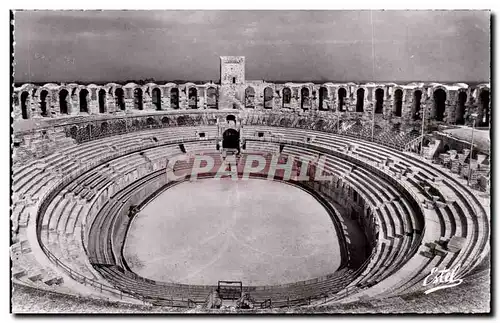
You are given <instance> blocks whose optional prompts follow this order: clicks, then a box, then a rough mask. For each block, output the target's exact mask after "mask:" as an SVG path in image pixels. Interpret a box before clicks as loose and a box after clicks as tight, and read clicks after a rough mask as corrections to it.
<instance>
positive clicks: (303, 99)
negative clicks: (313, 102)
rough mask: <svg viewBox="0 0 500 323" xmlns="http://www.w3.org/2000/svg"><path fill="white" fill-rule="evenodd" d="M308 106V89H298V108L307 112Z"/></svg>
mask: <svg viewBox="0 0 500 323" xmlns="http://www.w3.org/2000/svg"><path fill="white" fill-rule="evenodd" d="M309 106H310V100H309V89H308V88H307V87H303V88H301V89H300V107H301V108H302V110H307V109H309Z"/></svg>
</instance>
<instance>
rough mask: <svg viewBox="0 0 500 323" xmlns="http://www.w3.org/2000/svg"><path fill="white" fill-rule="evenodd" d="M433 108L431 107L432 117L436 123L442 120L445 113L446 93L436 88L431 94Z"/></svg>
mask: <svg viewBox="0 0 500 323" xmlns="http://www.w3.org/2000/svg"><path fill="white" fill-rule="evenodd" d="M433 99H434V106H433V115H434V117H435V119H436V121H443V120H444V113H445V111H446V92H445V91H444V90H443V89H441V88H437V89H435V90H434V93H433Z"/></svg>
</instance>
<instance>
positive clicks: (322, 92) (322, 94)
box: [319, 86, 328, 111]
mask: <svg viewBox="0 0 500 323" xmlns="http://www.w3.org/2000/svg"><path fill="white" fill-rule="evenodd" d="M325 100H328V90H327V88H326V87H324V86H322V87H320V88H319V109H320V110H323V111H324V110H328V107H327V106H326V104H325Z"/></svg>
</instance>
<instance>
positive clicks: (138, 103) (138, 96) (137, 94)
mask: <svg viewBox="0 0 500 323" xmlns="http://www.w3.org/2000/svg"><path fill="white" fill-rule="evenodd" d="M134 108H136V109H137V110H142V89H140V88H137V89H135V90H134Z"/></svg>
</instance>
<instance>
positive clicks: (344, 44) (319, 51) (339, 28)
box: [13, 10, 490, 83]
mask: <svg viewBox="0 0 500 323" xmlns="http://www.w3.org/2000/svg"><path fill="white" fill-rule="evenodd" d="M13 38H14V41H15V44H14V61H15V67H14V79H15V81H16V82H19V83H24V82H56V83H57V82H73V81H74V82H85V83H90V82H95V83H102V82H108V81H115V82H125V81H127V80H140V79H154V80H156V81H169V80H191V81H205V80H213V81H215V82H217V81H218V80H219V72H220V69H219V56H226V55H227V56H231V55H235V56H245V57H246V79H247V80H267V81H339V82H349V81H352V82H366V81H373V82H377V81H380V82H382V81H390V82H405V81H422V82H432V81H436V82H465V83H468V82H469V83H475V82H488V81H489V79H490V12H489V11H411V10H408V11H303V10H301V11H215V10H211V11H203V10H200V11H185V10H177V11H175V10H170V11H17V12H15V15H14V37H13Z"/></svg>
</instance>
